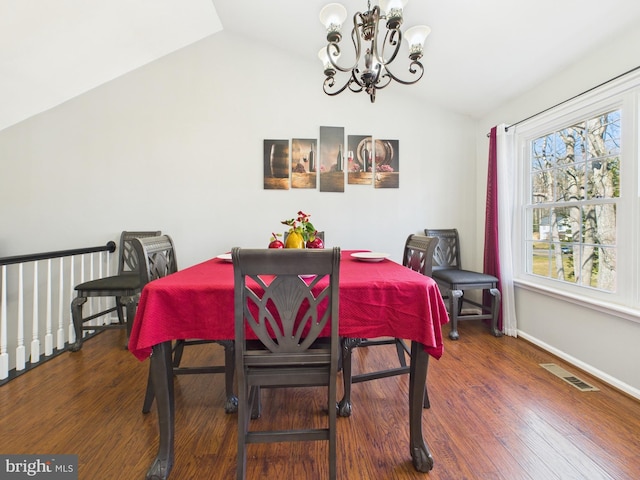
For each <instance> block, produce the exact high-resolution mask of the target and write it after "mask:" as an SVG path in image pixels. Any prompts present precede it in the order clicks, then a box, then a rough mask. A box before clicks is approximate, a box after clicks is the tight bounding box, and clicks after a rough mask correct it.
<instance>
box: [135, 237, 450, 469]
mask: <svg viewBox="0 0 640 480" xmlns="http://www.w3.org/2000/svg"><path fill="white" fill-rule="evenodd" d="M363 252H367V251H366V250H343V251H342V252H341V261H340V282H339V292H340V293H339V302H340V305H339V335H340V336H341V337H343V338H354V339H357V338H377V337H385V336H387V337H394V338H402V339H406V340H410V341H411V355H410V357H411V360H410V368H409V437H410V445H409V453H410V455H411V458H412V463H413V466H414V468H415V469H416V470H418V471H420V472H428V471H430V470H431V469H432V468H433V457H432V455H431V452H430V451H429V448H428V446H427V443H426V442H425V440H424V438H423V433H422V407H423V399H424V394H425V384H426V378H427V368H428V364H429V357H434V358H436V359H438V358H440V357H441V356H442V354H443V351H444V346H443V341H442V325H444V324H445V323H447V322H448V321H449V316H448V314H447V310H446V307H445V304H444V301H443V299H442V296H441V294H440V291H439V289H438V286H437V284H436V283H435V281H434V280H433V279H431V278H430V277H427V276H425V275H422V274H420V273H418V272H415V271H414V270H411V269H409V268H406V267H404V266H402V265H400V264H399V263H396V262H394V261H392V260H390V259H389V258H387V257H388V256H386V255H379V256H377V255H371V254H363ZM192 338H193V339H203V340H212V341H221V342H224V341H228V342H230V343H231V342H232V341H233V339H234V276H233V264H232V263H231V261H230V255H219V256H217V257H214V258H211V259H209V260H207V261H204V262H202V263H199V264H196V265H194V266H191V267H188V268H185V269H183V270H180V271H178V272H176V273H173V274H171V275H168V276H166V277H163V278H159V279H157V280H154V281H152V282H150V283H148V284H147V285H146V286H145V287H144V289H143V290H142V292H141V295H140V299H139V304H138V309H137V312H136V316H135V320H134V323H133V328H132V331H131V336H130V338H129V350H130V352H131V353H132V354H133V355H134V356H135V357H136V358H138V359H139V360H141V361H142V360H145V359H147V358H149V357H150V378H151V379H152V385H153V390H154V394H155V399H156V406H157V411H158V426H159V435H160V439H159V446H158V453H157V456H156V458H155V459H154V460H153V461H152V463H151V466H150V467H149V470H148V471H147V475H146V478H147V479H167V478H168V477H169V474H170V472H171V469H172V467H173V462H174V438H175V425H174V420H175V401H174V394H173V389H174V386H173V373H172V361H171V354H172V353H171V352H172V344H173V341H175V340H180V339H192ZM389 408H392V405H390V406H389ZM380 413H382V412H380Z"/></svg>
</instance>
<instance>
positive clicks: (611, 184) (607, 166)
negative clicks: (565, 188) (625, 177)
mask: <svg viewBox="0 0 640 480" xmlns="http://www.w3.org/2000/svg"><path fill="white" fill-rule="evenodd" d="M619 196H620V160H619V158H618V157H605V158H603V159H601V160H593V161H591V162H587V199H593V198H617V197H619Z"/></svg>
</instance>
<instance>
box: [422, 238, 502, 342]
mask: <svg viewBox="0 0 640 480" xmlns="http://www.w3.org/2000/svg"><path fill="white" fill-rule="evenodd" d="M424 233H425V234H426V235H429V236H430V237H437V238H438V245H437V246H436V249H435V251H434V253H433V272H432V276H433V279H434V280H435V281H436V282H437V283H438V286H439V287H440V292H441V293H442V297H443V298H444V299H448V300H449V301H448V303H449V317H450V319H451V331H450V332H449V338H450V339H451V340H457V339H458V338H459V337H460V335H459V334H458V321H459V320H481V319H482V320H491V333H493V335H495V336H496V337H499V336H501V335H502V332H501V331H500V330H498V313H499V311H500V299H501V295H500V290H499V289H498V282H499V280H498V278H497V277H494V276H493V275H488V274H486V273H480V272H474V271H471V270H463V269H462V265H461V263H460V238H459V236H458V230H457V229H455V228H451V229H429V228H427V229H425V231H424ZM467 290H480V291H481V292H482V293H483V294H484V291H488V292H489V293H490V294H491V305H489V306H487V305H485V304H484V302H483V300H484V299H482V300H480V301H474V300H471V299H469V298H468V297H465V296H464V293H465V292H466V291H467ZM464 305H468V306H471V307H472V310H471V312H469V313H465V312H464V310H463V306H464Z"/></svg>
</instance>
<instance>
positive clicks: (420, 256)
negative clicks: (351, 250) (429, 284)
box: [338, 234, 438, 417]
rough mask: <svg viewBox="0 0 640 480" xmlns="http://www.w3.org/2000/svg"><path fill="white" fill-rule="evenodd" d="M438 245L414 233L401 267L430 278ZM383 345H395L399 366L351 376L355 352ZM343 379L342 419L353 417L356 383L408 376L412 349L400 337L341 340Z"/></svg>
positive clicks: (406, 243) (340, 405)
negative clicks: (408, 358)
mask: <svg viewBox="0 0 640 480" xmlns="http://www.w3.org/2000/svg"><path fill="white" fill-rule="evenodd" d="M437 243H438V239H437V238H433V237H426V236H424V235H418V234H411V235H409V236H408V237H407V240H406V241H405V244H404V251H403V254H402V265H404V266H405V267H407V268H410V269H411V270H414V271H416V272H419V273H421V274H423V275H427V276H431V269H432V265H433V251H434V249H435V248H436V244H437ZM380 345H395V347H396V353H397V355H398V362H399V364H400V366H399V367H396V368H389V369H386V370H379V371H375V372H367V373H361V374H358V375H352V374H351V356H352V353H353V349H354V348H356V347H375V346H380ZM341 346H342V348H341V351H342V380H343V384H344V394H343V397H342V400H340V403H339V408H338V413H339V414H340V416H341V417H348V416H350V415H351V408H352V405H351V385H352V384H353V383H359V382H366V381H369V380H376V379H379V378H386V377H392V376H395V375H404V374H407V373H409V369H410V366H409V365H407V357H410V356H411V350H409V347H408V346H407V345H406V344H405V342H404V340H403V339H401V338H376V339H365V338H342V339H341ZM422 406H423V407H424V408H429V407H430V403H429V395H428V394H427V387H426V385H425V390H424V400H423V403H422Z"/></svg>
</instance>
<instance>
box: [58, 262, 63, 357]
mask: <svg viewBox="0 0 640 480" xmlns="http://www.w3.org/2000/svg"><path fill="white" fill-rule="evenodd" d="M63 302H64V258H63V257H60V274H59V275H58V331H57V334H58V335H57V344H56V348H57V349H58V350H62V349H63V348H64V326H63V320H64V314H63V310H62V304H63Z"/></svg>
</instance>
